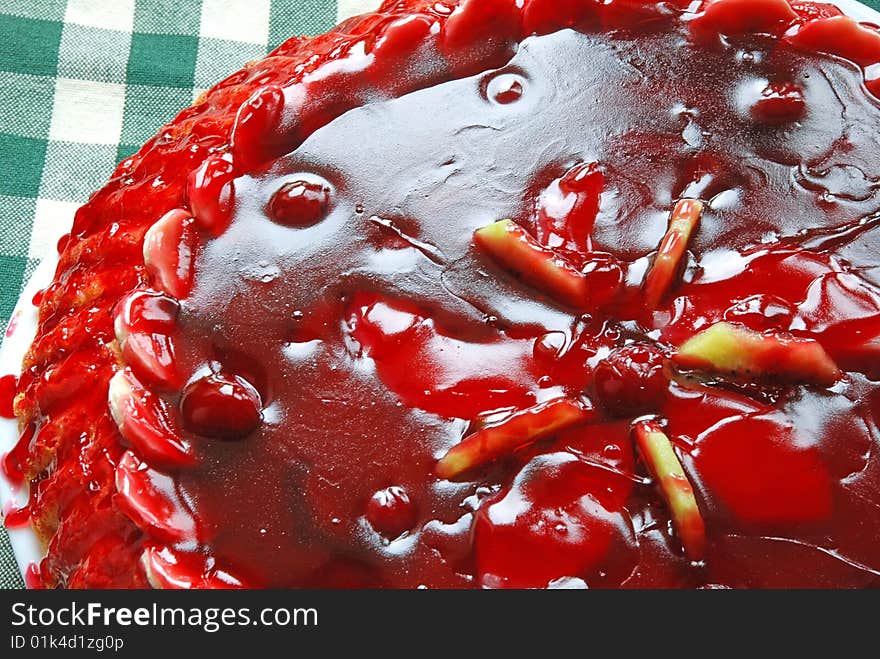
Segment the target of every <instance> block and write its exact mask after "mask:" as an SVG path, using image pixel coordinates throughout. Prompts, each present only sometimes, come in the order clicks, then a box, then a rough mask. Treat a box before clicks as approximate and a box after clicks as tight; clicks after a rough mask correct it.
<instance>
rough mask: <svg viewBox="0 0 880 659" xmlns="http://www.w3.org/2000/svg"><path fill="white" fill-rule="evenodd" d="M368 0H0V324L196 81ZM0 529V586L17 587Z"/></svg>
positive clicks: (195, 90) (186, 101)
mask: <svg viewBox="0 0 880 659" xmlns="http://www.w3.org/2000/svg"><path fill="white" fill-rule="evenodd" d="M379 4H380V3H379V0H338V1H337V0H0V98H2V101H0V329H2V328H3V327H5V325H6V322H7V320H8V319H9V315H10V313H11V312H12V309H13V307H14V305H15V302H16V300H17V299H18V296H19V293H20V291H21V287H22V283H23V281H24V280H25V279H26V278H27V277H28V275H29V274H30V273H31V272H32V271H33V269H34V267H35V266H36V264H37V263H38V262H39V259H40V258H41V257H42V256H43V255H45V254H47V253H48V252H49V250H50V249H51V248H52V246H53V245H52V244H53V242H54V241H55V237H56V236H58V235H59V234H61V233H64V231H66V227H68V226H69V225H70V222H71V221H72V218H73V213H74V211H75V210H76V209H77V207H78V206H79V205H81V204H82V203H83V202H85V201H86V200H87V199H88V197H89V195H90V194H91V193H92V192H94V191H95V190H97V189H98V188H100V187H101V186H102V185H103V183H104V182H105V181H106V180H107V178H108V177H109V175H110V173H111V172H112V171H113V168H114V167H115V165H116V163H117V162H119V161H120V160H121V159H123V158H125V157H126V156H128V155H130V154H132V153H134V152H135V151H136V150H137V149H138V148H139V146H140V145H141V144H143V143H144V142H146V141H147V140H148V139H149V138H150V137H152V136H153V135H154V134H155V133H156V132H157V131H158V129H159V128H160V127H161V126H162V125H163V124H165V123H166V122H168V121H170V120H171V119H172V118H173V117H174V116H175V115H176V114H177V113H178V112H179V111H180V110H182V109H183V108H185V107H187V106H188V105H190V104H192V102H193V100H194V99H195V98H196V97H197V96H198V95H199V94H200V93H201V92H202V91H203V90H205V89H207V88H208V87H210V86H212V85H213V84H214V83H216V82H219V81H220V80H222V79H223V78H224V77H226V76H227V75H229V74H230V73H233V72H235V71H237V70H238V69H240V68H241V67H242V65H244V63H245V62H247V61H249V60H253V59H257V58H260V57H262V56H264V55H265V54H266V53H267V52H268V51H269V50H271V49H273V48H275V47H276V46H277V45H278V44H280V43H281V42H282V41H284V40H285V39H287V38H288V37H291V36H294V35H303V34H306V35H312V34H319V33H322V32H326V31H327V30H328V29H330V28H331V27H333V26H334V25H335V24H336V23H338V22H339V21H340V20H343V19H345V18H348V17H349V16H352V15H354V14H358V13H362V12H364V11H370V10H372V9H374V8H375V7H377V6H378V5H379ZM21 585H22V584H21V579H20V577H19V575H18V570H17V568H16V566H15V562H14V560H13V559H12V556H11V551H10V549H9V545H8V541H7V539H6V534H5V532H3V531H2V530H0V588H15V587H21Z"/></svg>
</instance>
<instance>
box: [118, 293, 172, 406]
mask: <svg viewBox="0 0 880 659" xmlns="http://www.w3.org/2000/svg"><path fill="white" fill-rule="evenodd" d="M179 310H180V306H179V305H178V303H177V301H176V300H174V299H173V298H170V297H168V296H165V295H162V294H161V293H157V292H155V291H134V292H133V293H129V294H128V295H126V296H125V297H124V298H122V299H121V300H120V301H119V302H118V304H117V305H116V309H115V310H114V329H115V331H116V339H117V341H119V345H120V347H121V348H122V357H123V359H124V360H125V361H126V363H127V364H128V365H129V366H130V367H131V369H132V370H133V371H134V372H135V373H136V374H137V376H138V378H140V379H141V380H143V381H144V382H145V383H146V384H148V385H150V386H156V387H162V388H165V389H176V388H177V387H179V386H180V384H181V377H180V374H179V372H178V370H177V361H176V359H175V354H174V341H173V339H172V334H173V332H174V331H175V322H176V320H177V314H178V312H179Z"/></svg>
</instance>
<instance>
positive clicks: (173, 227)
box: [144, 208, 196, 300]
mask: <svg viewBox="0 0 880 659" xmlns="http://www.w3.org/2000/svg"><path fill="white" fill-rule="evenodd" d="M192 223H193V219H192V216H191V215H190V214H189V213H188V212H187V211H185V210H183V209H181V208H176V209H174V210H171V211H168V212H167V213H166V214H165V215H163V216H162V218H161V219H160V220H159V221H158V222H156V223H155V224H154V225H153V226H151V227H150V228H149V229H148V230H147V233H146V234H145V235H144V263H145V264H146V266H147V271H149V273H150V274H151V275H152V276H153V279H154V281H155V283H156V284H158V286H157V288H159V289H161V290H163V291H164V292H166V293H168V294H169V295H171V296H172V297H175V298H177V299H179V300H180V299H183V298H185V297H186V296H187V295H189V292H190V289H191V288H192V280H193V264H194V262H195V257H196V233H195V231H194V230H193V227H192Z"/></svg>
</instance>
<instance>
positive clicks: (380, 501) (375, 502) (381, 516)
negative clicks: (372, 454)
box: [367, 485, 416, 540]
mask: <svg viewBox="0 0 880 659" xmlns="http://www.w3.org/2000/svg"><path fill="white" fill-rule="evenodd" d="M367 521H368V522H369V523H370V525H371V526H372V527H373V528H374V529H376V532H377V533H379V534H380V535H383V536H385V537H386V538H388V539H391V540H393V539H394V538H397V537H399V536H401V535H403V534H404V533H406V532H407V531H409V530H410V529H411V528H412V527H413V525H415V523H416V508H415V506H414V505H413V503H412V501H410V498H409V495H408V494H407V493H406V490H404V489H403V488H402V487H399V486H397V485H392V486H391V487H386V488H385V489H384V490H379V491H378V492H376V493H375V494H374V495H373V496H372V498H371V499H370V501H369V502H368V503H367Z"/></svg>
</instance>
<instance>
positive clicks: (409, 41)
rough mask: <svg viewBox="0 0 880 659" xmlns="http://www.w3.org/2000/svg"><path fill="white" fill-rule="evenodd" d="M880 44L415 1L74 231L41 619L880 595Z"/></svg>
mask: <svg viewBox="0 0 880 659" xmlns="http://www.w3.org/2000/svg"><path fill="white" fill-rule="evenodd" d="M878 96H880V32H878V30H877V28H876V26H871V25H867V24H861V23H858V22H856V21H855V20H853V19H851V18H849V17H847V16H844V15H843V14H842V12H841V11H840V10H839V9H837V8H836V7H835V6H833V5H829V4H819V3H811V2H792V3H789V2H788V1H787V0H714V1H712V0H706V1H705V2H700V1H699V0H695V1H691V0H668V1H665V2H648V1H644V0H602V1H599V0H461V1H460V2H455V1H454V0H443V1H442V2H434V1H428V0H404V1H402V2H397V1H395V2H392V1H390V0H389V1H388V2H386V3H385V4H384V6H383V7H382V8H381V9H380V10H379V11H377V12H376V13H372V14H367V15H364V16H359V17H357V18H353V19H350V20H348V21H345V22H344V23H342V24H340V25H339V26H337V27H336V28H335V29H334V30H333V31H331V32H329V33H327V34H324V35H322V36H318V37H315V38H310V39H307V38H298V37H295V38H292V39H290V40H289V41H287V42H286V43H284V44H283V45H282V46H280V47H279V48H278V49H276V50H275V51H274V52H272V53H271V54H270V55H269V56H268V57H266V58H265V59H262V60H260V61H256V62H252V63H250V64H248V65H247V66H246V67H245V68H244V69H243V70H241V71H239V72H238V73H235V74H234V75H232V76H230V77H228V78H227V79H226V80H223V81H222V82H220V83H219V84H218V85H216V86H215V87H214V88H213V89H211V90H210V91H208V92H207V93H206V94H205V95H204V96H203V97H202V98H200V99H199V100H198V102H197V103H196V104H195V105H193V106H192V107H190V108H188V109H185V110H183V111H182V112H181V113H180V114H179V115H178V116H177V117H176V119H174V121H172V122H171V123H169V124H168V125H167V126H165V127H163V128H162V129H161V130H160V132H159V134H158V135H156V136H155V137H154V138H153V139H151V140H150V141H149V142H148V143H147V144H145V145H144V146H143V148H141V149H140V151H138V153H137V154H135V155H134V156H132V157H130V158H128V159H126V160H125V161H123V162H122V163H120V164H119V166H118V167H117V169H116V171H115V172H114V174H113V176H112V178H111V179H110V181H109V182H108V183H107V185H106V186H104V187H103V188H102V189H100V190H99V191H97V192H96V193H95V194H94V195H93V196H92V197H91V199H90V200H89V201H88V203H87V204H85V205H84V206H83V207H82V208H81V209H80V210H79V212H78V213H77V214H76V218H75V222H74V224H73V228H72V231H71V233H70V236H69V238H67V239H65V240H64V241H63V242H62V244H61V245H59V251H60V263H59V265H58V268H57V271H56V273H55V277H54V280H53V282H52V284H51V285H50V286H49V287H48V288H47V289H46V290H45V291H44V292H43V293H42V294H41V296H40V299H39V300H38V301H37V302H38V304H39V329H38V333H37V336H36V339H35V340H34V342H33V344H32V346H31V348H30V351H29V352H28V354H27V357H26V359H25V362H24V365H23V370H22V373H21V376H20V377H19V378H17V380H15V381H14V382H11V383H7V385H6V387H7V389H9V390H10V392H9V393H8V394H7V395H6V400H5V401H4V404H5V406H6V407H8V408H10V409H7V410H6V413H7V414H10V413H12V412H13V410H14V414H15V415H16V416H17V417H18V419H19V420H20V423H21V429H22V434H21V440H20V441H19V442H18V444H17V445H16V447H15V448H14V449H13V450H12V451H11V452H9V453H8V454H7V455H6V456H5V457H4V459H3V469H4V470H5V473H6V475H7V477H8V478H9V479H11V480H14V481H16V482H18V483H21V484H23V485H26V486H28V487H29V492H30V498H29V503H28V505H27V506H26V507H25V508H23V509H20V510H12V511H8V515H7V520H6V523H7V525H10V526H15V525H19V524H27V523H30V524H32V525H33V527H34V529H35V530H36V532H37V533H38V534H39V536H40V537H41V538H42V539H43V540H44V541H45V545H46V554H45V558H44V559H43V560H42V561H41V562H40V564H39V565H35V566H32V569H31V571H30V573H29V581H30V585H31V586H34V587H49V588H55V587H69V588H79V587H92V588H133V587H147V586H152V587H160V588H263V587H344V588H354V587H368V588H386V587H389V588H420V587H428V588H545V587H549V588H586V587H589V588H618V587H621V588H717V587H741V588H772V587H834V588H843V587H847V588H848V587H870V586H875V585H878V584H880V580H878V575H880V461H878V451H877V448H878V441H880V429H878V423H880V384H878V383H880V257H878V253H880V232H878V230H877V225H878V223H880V101H878V98H877V97H878Z"/></svg>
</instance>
